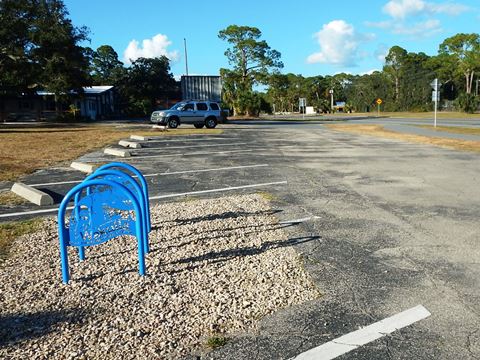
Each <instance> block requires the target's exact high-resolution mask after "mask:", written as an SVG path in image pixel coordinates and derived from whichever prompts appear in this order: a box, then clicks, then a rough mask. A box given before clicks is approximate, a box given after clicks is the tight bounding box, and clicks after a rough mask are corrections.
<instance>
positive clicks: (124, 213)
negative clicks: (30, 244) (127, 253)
mask: <svg viewBox="0 0 480 360" xmlns="http://www.w3.org/2000/svg"><path fill="white" fill-rule="evenodd" d="M119 168H120V169H122V170H124V169H126V170H128V171H130V172H132V173H133V174H135V175H136V177H137V178H138V179H139V183H140V184H139V183H138V182H137V181H136V180H135V179H134V178H133V177H132V176H131V175H130V174H128V173H126V172H123V171H120V170H116V169H119ZM140 185H141V186H140ZM71 200H74V205H73V209H72V212H71V213H70V216H69V217H68V220H69V221H68V227H67V225H66V224H65V220H66V211H67V207H68V204H69V203H70V201H71ZM68 209H70V208H68ZM150 226H151V225H150V206H149V201H148V188H147V184H146V181H145V178H144V177H143V175H142V174H141V173H140V172H139V171H138V170H137V169H135V168H134V167H133V166H131V165H128V164H123V163H111V164H106V165H104V166H102V167H100V168H99V169H97V171H96V172H95V173H93V174H91V175H90V176H88V177H87V178H86V179H85V180H84V181H83V182H82V183H81V184H79V185H77V186H75V187H74V188H73V189H71V190H70V191H69V192H68V193H67V194H66V195H65V197H64V199H63V200H62V202H61V204H60V207H59V209H58V232H59V240H60V257H61V263H62V280H63V282H64V283H65V284H67V283H68V282H69V279H70V275H69V268H68V256H67V246H75V247H77V248H78V254H79V258H80V260H84V259H85V249H84V248H85V247H86V246H94V245H99V244H102V243H104V242H106V241H108V240H110V239H113V238H116V237H118V236H121V235H133V236H135V237H136V238H137V242H138V272H139V274H140V275H142V276H143V275H145V273H146V269H145V254H146V253H148V252H149V244H148V233H149V231H150Z"/></svg>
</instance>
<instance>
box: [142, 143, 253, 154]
mask: <svg viewBox="0 0 480 360" xmlns="http://www.w3.org/2000/svg"><path fill="white" fill-rule="evenodd" d="M248 144H251V143H247V142H239V143H229V144H207V145H185V146H167V147H164V148H151V147H144V148H142V150H148V151H155V150H156V151H165V150H170V149H186V148H199V147H214V146H238V145H248ZM140 151H141V150H135V151H134V154H136V153H137V152H140Z"/></svg>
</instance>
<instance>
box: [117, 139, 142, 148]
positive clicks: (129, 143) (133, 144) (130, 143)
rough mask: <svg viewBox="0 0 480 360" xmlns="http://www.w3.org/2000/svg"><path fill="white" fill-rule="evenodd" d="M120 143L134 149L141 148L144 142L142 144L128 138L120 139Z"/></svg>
mask: <svg viewBox="0 0 480 360" xmlns="http://www.w3.org/2000/svg"><path fill="white" fill-rule="evenodd" d="M118 145H120V146H123V147H126V148H132V149H140V148H141V147H142V144H140V143H139V142H136V141H128V140H120V141H119V142H118Z"/></svg>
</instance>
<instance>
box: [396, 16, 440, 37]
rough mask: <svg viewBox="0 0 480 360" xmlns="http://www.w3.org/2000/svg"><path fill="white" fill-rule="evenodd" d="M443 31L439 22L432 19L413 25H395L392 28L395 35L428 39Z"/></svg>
mask: <svg viewBox="0 0 480 360" xmlns="http://www.w3.org/2000/svg"><path fill="white" fill-rule="evenodd" d="M440 31H442V27H441V24H440V21H439V20H436V19H430V20H426V21H421V22H417V23H415V24H413V25H409V26H406V25H405V24H395V25H394V26H393V28H392V32H393V33H394V34H399V35H410V36H413V37H428V36H431V35H434V34H436V33H438V32H440Z"/></svg>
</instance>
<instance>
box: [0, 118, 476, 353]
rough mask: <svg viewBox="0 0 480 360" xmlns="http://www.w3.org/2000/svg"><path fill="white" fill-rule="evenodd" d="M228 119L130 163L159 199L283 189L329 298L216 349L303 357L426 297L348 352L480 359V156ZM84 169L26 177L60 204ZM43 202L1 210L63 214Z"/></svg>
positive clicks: (100, 158)
mask: <svg viewBox="0 0 480 360" xmlns="http://www.w3.org/2000/svg"><path fill="white" fill-rule="evenodd" d="M223 128H224V132H223V133H222V134H216V135H212V136H210V135H198V136H195V137H192V136H189V137H187V136H184V137H171V138H165V139H164V138H162V139H158V140H155V141H151V142H148V143H146V144H145V147H144V148H143V149H139V150H134V156H133V157H132V158H128V159H126V162H128V163H130V164H132V165H134V166H136V167H138V169H139V170H141V171H142V172H143V173H144V175H146V176H147V180H148V184H149V191H150V196H151V197H152V201H176V200H181V199H182V198H184V197H185V196H188V197H190V196H191V197H205V196H208V197H215V196H221V195H224V194H228V193H232V192H236V193H238V192H255V191H263V192H267V193H269V194H271V197H272V199H273V200H272V206H273V207H275V208H276V209H278V210H280V211H279V212H278V217H279V219H280V220H281V221H291V220H293V219H301V220H299V221H297V222H295V223H296V225H295V226H291V227H289V235H290V236H291V238H299V239H300V238H301V239H304V240H303V241H298V242H297V243H296V244H294V245H293V246H294V247H295V248H296V250H297V251H298V253H299V255H300V256H301V257H302V259H303V261H304V264H305V268H306V269H307V270H308V272H309V273H310V274H311V275H312V277H313V279H314V280H315V283H316V284H317V286H318V288H319V289H320V291H321V292H322V293H323V297H322V298H320V299H319V300H316V301H313V302H310V303H307V304H303V305H301V306H298V307H295V308H287V309H284V310H282V311H280V312H277V313H275V314H272V315H271V316H269V317H267V318H265V319H262V320H261V323H260V326H259V328H258V329H257V330H256V331H255V332H252V333H246V334H240V335H239V336H238V337H236V338H235V339H233V340H232V341H230V342H229V343H227V345H226V346H224V347H222V348H220V349H218V350H215V351H213V352H212V353H211V354H210V356H211V357H212V358H218V359H226V358H229V359H288V358H293V357H295V356H297V355H299V354H301V353H303V352H305V351H307V350H309V349H312V348H315V347H318V346H320V345H322V344H325V343H329V342H331V341H333V344H335V339H337V338H339V337H341V336H343V335H346V334H349V333H351V332H353V331H357V330H359V329H361V328H363V327H366V326H368V325H371V324H374V323H376V322H378V321H380V320H382V319H385V318H388V317H390V316H393V315H395V314H399V313H401V312H402V311H404V310H408V309H411V308H414V307H416V306H418V305H422V306H423V307H425V309H427V310H428V311H429V312H430V313H431V316H429V317H427V318H422V319H419V320H418V321H414V322H412V325H409V326H405V327H402V328H401V329H400V330H398V331H394V332H392V333H391V334H387V335H386V336H382V337H380V338H379V339H378V340H374V341H371V342H368V343H367V344H365V345H364V346H362V347H358V346H356V345H355V344H352V343H348V344H344V345H345V346H347V347H351V349H348V350H351V351H347V352H346V353H345V354H344V355H343V357H342V358H344V359H347V358H348V359H387V358H391V359H413V358H415V359H453V358H462V359H467V358H478V357H480V345H479V344H480V332H479V330H478V329H479V326H478V324H479V322H480V305H479V304H480V302H479V295H478V294H479V293H480V292H479V290H480V289H479V288H480V286H479V285H480V284H479V280H478V279H479V275H480V266H479V261H478V259H479V255H480V251H479V249H480V247H479V245H478V244H479V240H480V237H479V231H478V228H479V226H478V223H479V216H478V214H479V213H480V188H479V187H478V176H479V174H480V162H479V161H478V154H475V153H468V152H459V151H455V150H446V149H442V148H437V147H433V146H429V145H421V144H411V143H406V142H401V141H394V140H385V139H378V138H373V137H368V136H359V135H354V134H348V133H341V132H335V131H332V130H328V129H327V128H325V127H323V126H322V125H321V124H311V125H308V126H303V127H302V126H297V127H294V126H284V125H278V124H271V125H268V126H250V125H241V124H236V125H225V126H223ZM117 160H118V158H114V157H112V156H108V155H104V154H103V153H101V152H95V153H91V154H87V155H85V156H83V157H82V158H81V159H79V161H85V162H94V163H103V162H108V161H117ZM123 160H125V159H121V160H120V161H123ZM83 178H84V175H83V174H82V173H80V172H78V171H75V170H72V169H69V168H55V169H48V170H44V171H40V172H38V173H36V174H34V175H31V176H28V177H26V178H25V179H23V181H24V182H25V183H27V184H36V185H35V186H36V187H38V188H41V189H44V190H46V191H49V192H51V193H52V194H53V195H54V196H55V198H56V199H57V200H59V199H61V197H62V196H63V194H65V193H66V191H68V190H69V189H70V188H71V187H72V186H73V185H74V183H70V182H71V181H81V180H82V179H83ZM65 182H68V183H65ZM39 209H40V208H39V207H37V206H35V205H23V206H20V207H16V208H6V207H1V208H0V220H1V221H5V220H13V219H18V218H23V217H29V216H38V215H41V214H46V215H49V214H50V215H54V214H55V210H54V207H52V210H50V209H48V208H47V209H46V211H47V212H46V213H39V212H38V211H39ZM42 209H43V208H42ZM48 211H50V213H48ZM399 328H400V327H399ZM330 344H332V343H330ZM337 345H338V344H337Z"/></svg>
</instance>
